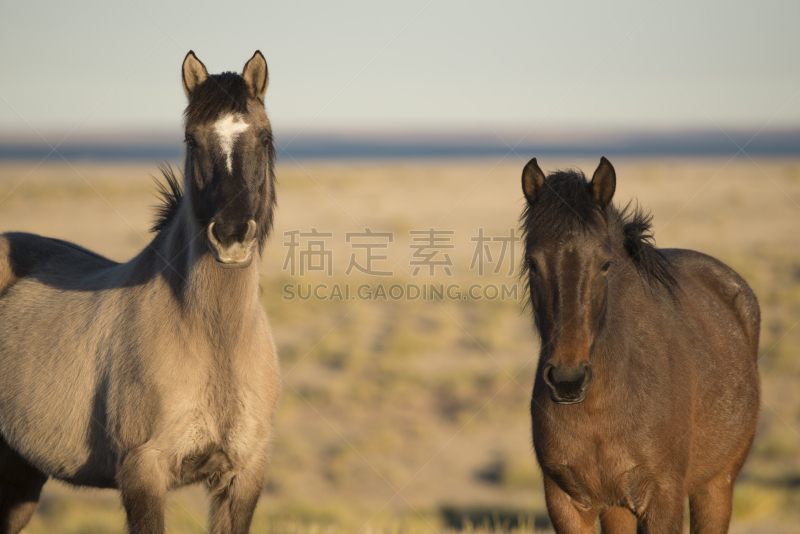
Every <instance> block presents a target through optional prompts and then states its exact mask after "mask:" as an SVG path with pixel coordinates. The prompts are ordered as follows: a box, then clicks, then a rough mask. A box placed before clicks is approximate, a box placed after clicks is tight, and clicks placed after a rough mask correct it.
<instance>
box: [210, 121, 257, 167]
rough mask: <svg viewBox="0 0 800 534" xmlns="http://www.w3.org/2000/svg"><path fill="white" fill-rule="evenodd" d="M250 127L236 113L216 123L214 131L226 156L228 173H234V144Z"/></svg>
mask: <svg viewBox="0 0 800 534" xmlns="http://www.w3.org/2000/svg"><path fill="white" fill-rule="evenodd" d="M249 127H250V125H249V124H247V123H246V122H244V120H242V116H241V115H239V114H236V113H229V114H228V115H225V116H223V117H221V118H220V119H219V120H218V121H217V122H216V123H214V131H215V132H217V135H218V136H219V146H220V147H221V148H222V153H223V154H225V158H226V159H225V162H226V164H227V167H228V172H233V159H232V158H233V143H235V142H236V138H237V137H239V134H241V133H242V132H243V131H245V130H247V129H248V128H249Z"/></svg>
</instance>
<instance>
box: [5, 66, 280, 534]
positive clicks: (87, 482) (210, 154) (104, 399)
mask: <svg viewBox="0 0 800 534" xmlns="http://www.w3.org/2000/svg"><path fill="white" fill-rule="evenodd" d="M183 88H184V91H185V92H186V95H187V97H188V98H189V105H188V107H187V108H186V142H187V145H188V148H187V151H186V163H185V171H184V185H183V188H182V187H181V185H180V184H179V183H178V181H177V179H176V178H175V177H174V176H173V175H172V174H171V171H169V170H167V171H168V172H167V173H165V174H166V178H167V182H168V186H167V187H164V188H163V190H162V192H163V194H164V200H165V203H164V205H163V206H162V207H161V208H160V213H159V219H158V221H157V222H156V224H155V228H154V230H155V231H157V234H156V236H155V238H154V239H153V241H152V242H151V243H150V244H149V245H148V246H147V247H146V248H145V249H144V250H143V251H142V252H141V253H140V254H139V255H138V256H136V257H135V258H133V259H132V260H131V261H129V262H128V263H122V264H118V263H115V262H112V261H110V260H108V259H106V258H103V257H102V256H99V255H97V254H94V253H92V252H90V251H88V250H86V249H83V248H81V247H78V246H77V245H73V244H71V243H67V242H64V241H60V240H58V239H49V238H45V237H41V236H38V235H31V234H22V233H9V234H4V235H2V236H0V533H4V534H5V533H17V532H19V531H20V530H21V529H22V528H23V527H24V526H25V524H26V523H27V522H28V520H29V519H30V517H31V515H32V514H33V512H34V509H35V508H36V503H37V501H38V500H39V494H40V492H41V489H42V486H43V485H44V483H45V481H46V480H47V479H48V478H49V477H53V478H56V479H59V480H63V481H66V482H69V483H71V484H75V485H78V486H93V487H99V488H117V489H119V491H120V493H121V494H122V502H123V504H124V506H125V511H126V513H127V518H128V528H129V530H130V532H131V533H148V534H161V533H163V532H164V528H165V525H164V508H165V502H166V497H167V492H168V491H169V490H171V489H173V488H177V487H180V486H183V485H186V484H193V483H196V482H204V483H205V484H206V485H207V486H208V489H209V492H210V494H211V500H212V507H211V521H210V530H211V532H212V533H215V534H222V533H238V534H242V533H245V532H247V531H248V530H249V527H250V522H251V519H252V515H253V511H254V509H255V506H256V502H257V500H258V497H259V494H260V492H261V488H262V486H263V483H264V480H265V476H266V470H267V460H268V449H269V440H270V435H271V433H272V421H273V416H274V413H275V408H276V405H277V401H278V398H279V396H280V374H279V371H278V360H277V354H276V351H275V346H274V344H273V340H272V334H271V332H270V327H269V325H268V323H267V318H266V315H265V314H264V311H263V310H262V308H261V305H260V302H259V283H258V280H259V279H258V266H259V263H260V256H261V249H262V247H263V245H264V242H265V240H266V238H267V236H268V234H269V232H270V229H271V225H272V214H273V207H274V204H275V192H274V183H273V182H274V177H273V170H272V168H273V161H274V150H273V144H272V134H271V130H270V124H269V120H268V119H267V115H266V113H265V112H264V95H265V92H266V89H267V63H266V61H265V60H264V57H263V56H262V55H261V53H260V52H256V53H255V54H254V55H253V57H252V58H251V59H250V61H248V62H247V64H246V65H245V67H244V71H243V73H242V75H241V76H240V75H238V74H234V73H224V74H220V75H214V76H209V75H208V72H207V71H206V68H205V66H204V65H203V64H202V63H201V62H200V61H199V60H198V59H197V58H196V57H195V55H194V54H193V53H192V52H189V54H188V55H187V56H186V59H185V60H184V63H183ZM184 192H185V193H184Z"/></svg>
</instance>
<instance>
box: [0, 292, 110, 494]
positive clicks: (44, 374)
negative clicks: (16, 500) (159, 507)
mask: <svg viewBox="0 0 800 534" xmlns="http://www.w3.org/2000/svg"><path fill="white" fill-rule="evenodd" d="M35 285H37V284H34V283H32V282H29V281H22V282H20V283H19V284H18V286H22V287H21V288H19V289H22V290H23V291H12V292H10V293H11V294H9V295H7V296H6V298H3V299H2V301H0V324H2V325H3V327H2V328H1V329H0V432H1V433H2V435H3V438H4V439H5V440H6V441H7V443H8V444H9V445H10V446H11V448H12V449H14V450H15V451H16V452H18V453H19V454H20V455H22V456H23V457H24V458H26V459H27V460H28V461H29V462H30V463H31V464H33V465H34V466H35V467H36V468H37V469H39V470H40V471H42V472H43V473H45V474H47V475H49V476H52V477H55V478H58V479H61V480H65V481H68V482H71V483H75V484H81V485H92V486H99V487H108V486H110V485H113V484H114V469H113V466H114V464H115V455H114V453H113V451H112V450H111V448H110V447H109V444H108V440H107V439H106V432H105V429H104V420H105V413H104V411H103V409H102V408H103V401H104V399H103V398H102V392H101V389H102V388H101V387H99V385H98V384H99V383H100V382H101V381H100V380H99V378H98V370H97V365H96V356H95V354H94V353H92V351H91V348H92V344H93V343H92V341H91V340H87V339H86V338H85V337H82V336H81V335H80V333H79V332H78V330H79V329H80V325H81V321H80V320H77V321H76V320H70V319H71V318H72V319H75V315H80V310H81V309H82V306H81V304H83V303H85V300H86V298H85V297H84V298H81V297H80V296H75V295H69V294H68V295H64V294H58V293H59V292H56V291H54V290H47V289H44V288H42V287H38V288H31V287H27V288H26V287H25V286H35ZM14 289H15V290H17V289H18V288H17V287H15V288H14ZM26 289H27V290H28V291H24V290H26ZM31 293H33V294H35V295H36V298H32V297H31V296H30V295H31ZM54 294H55V295H54ZM58 297H62V298H61V299H60V300H61V301H62V303H63V304H65V306H64V307H61V306H59V307H56V306H54V305H53V303H54V302H57V301H58ZM65 297H66V298H65ZM70 316H72V317H70Z"/></svg>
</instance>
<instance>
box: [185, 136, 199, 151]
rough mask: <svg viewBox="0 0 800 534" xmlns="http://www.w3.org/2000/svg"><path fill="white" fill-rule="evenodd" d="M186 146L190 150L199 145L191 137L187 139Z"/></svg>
mask: <svg viewBox="0 0 800 534" xmlns="http://www.w3.org/2000/svg"><path fill="white" fill-rule="evenodd" d="M186 144H187V145H188V146H189V148H196V147H197V143H196V142H195V141H194V139H193V138H191V137H187V138H186Z"/></svg>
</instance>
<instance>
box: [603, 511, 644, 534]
mask: <svg viewBox="0 0 800 534" xmlns="http://www.w3.org/2000/svg"><path fill="white" fill-rule="evenodd" d="M636 525H637V520H636V516H635V515H633V512H631V511H630V510H628V509H627V508H619V507H614V508H609V509H608V510H606V511H605V512H603V513H602V514H600V526H601V527H602V533H603V534H636Z"/></svg>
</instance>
